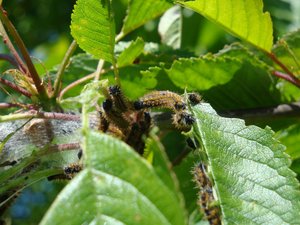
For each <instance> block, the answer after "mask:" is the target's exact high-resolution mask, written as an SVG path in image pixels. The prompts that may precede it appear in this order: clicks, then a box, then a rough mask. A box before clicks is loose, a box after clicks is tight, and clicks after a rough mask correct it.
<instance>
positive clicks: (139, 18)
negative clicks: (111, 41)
mask: <svg viewBox="0 0 300 225" xmlns="http://www.w3.org/2000/svg"><path fill="white" fill-rule="evenodd" d="M171 6H172V4H170V3H169V2H168V1H167V0H147V1H144V0H131V1H130V2H129V8H128V13H127V17H126V18H125V21H124V25H123V28H122V33H123V35H125V34H127V33H129V32H131V31H133V30H135V29H136V28H138V27H139V26H142V25H143V24H145V23H146V22H147V21H149V20H151V19H154V18H155V17H157V16H159V15H160V14H162V13H163V12H164V11H166V10H167V9H168V8H170V7H171Z"/></svg>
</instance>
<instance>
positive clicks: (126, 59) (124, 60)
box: [117, 38, 145, 67]
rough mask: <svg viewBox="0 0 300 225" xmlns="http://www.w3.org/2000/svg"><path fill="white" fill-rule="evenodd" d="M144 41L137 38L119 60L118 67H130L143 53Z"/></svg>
mask: <svg viewBox="0 0 300 225" xmlns="http://www.w3.org/2000/svg"><path fill="white" fill-rule="evenodd" d="M144 45H145V43H144V41H143V39H142V38H137V39H136V40H135V41H134V42H132V43H131V44H130V45H129V46H128V48H126V49H125V50H124V51H123V52H122V53H121V54H120V56H119V58H118V62H117V64H118V67H123V66H128V65H130V64H132V63H133V61H134V60H135V59H136V58H137V57H138V56H139V55H140V54H141V53H142V52H143V50H144Z"/></svg>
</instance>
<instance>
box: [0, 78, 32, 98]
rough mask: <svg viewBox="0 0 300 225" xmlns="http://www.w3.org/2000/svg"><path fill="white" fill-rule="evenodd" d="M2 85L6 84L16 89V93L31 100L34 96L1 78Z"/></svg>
mask: <svg viewBox="0 0 300 225" xmlns="http://www.w3.org/2000/svg"><path fill="white" fill-rule="evenodd" d="M0 83H2V84H5V85H6V86H8V87H10V88H12V89H14V90H15V91H17V92H19V93H21V94H22V95H24V96H26V97H28V98H31V96H32V94H31V93H30V92H28V91H26V90H25V89H23V88H21V87H19V86H17V85H16V84H14V83H12V82H10V81H8V80H5V79H3V78H1V77H0Z"/></svg>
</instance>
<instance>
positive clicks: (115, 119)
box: [102, 99, 129, 131]
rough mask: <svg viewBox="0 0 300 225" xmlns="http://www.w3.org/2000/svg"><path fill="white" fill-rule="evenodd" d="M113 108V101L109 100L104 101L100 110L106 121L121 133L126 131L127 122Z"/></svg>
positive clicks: (121, 114)
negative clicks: (102, 110) (103, 113)
mask: <svg viewBox="0 0 300 225" xmlns="http://www.w3.org/2000/svg"><path fill="white" fill-rule="evenodd" d="M113 106H114V104H113V101H112V100H110V99H106V100H105V101H104V102H103V104H102V108H103V109H104V112H105V118H106V120H107V121H108V122H111V123H113V124H115V125H116V126H117V127H118V128H120V129H121V130H122V131H127V129H128V127H129V121H128V120H127V119H126V118H125V116H124V115H123V113H120V112H118V111H117V110H116V109H115V108H114V107H113Z"/></svg>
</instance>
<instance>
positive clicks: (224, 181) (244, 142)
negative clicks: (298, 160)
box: [191, 103, 300, 224]
mask: <svg viewBox="0 0 300 225" xmlns="http://www.w3.org/2000/svg"><path fill="white" fill-rule="evenodd" d="M191 110H192V113H193V114H194V116H195V118H197V119H196V123H195V125H194V132H195V135H196V138H197V139H198V140H199V142H200V143H201V146H202V149H203V151H205V153H206V155H207V164H208V168H209V171H210V172H211V178H212V179H213V181H214V189H215V191H216V195H217V198H218V201H219V204H220V207H221V209H222V213H223V220H224V221H225V222H226V223H228V224H232V223H234V224H297V223H299V221H300V214H299V211H300V192H299V183H298V182H297V180H296V179H295V174H294V173H293V172H292V171H291V170H290V169H289V168H288V167H289V165H290V160H289V159H288V157H287V155H286V154H285V153H284V152H283V151H284V146H283V145H281V144H280V143H279V142H278V141H276V140H275V139H274V138H273V132H272V131H271V129H270V128H265V129H261V128H258V127H256V126H245V123H244V121H243V120H240V119H230V118H222V117H220V116H218V115H217V114H216V112H215V111H214V110H213V109H212V108H211V107H210V105H209V104H205V103H203V104H200V105H197V106H195V107H192V109H191Z"/></svg>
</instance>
